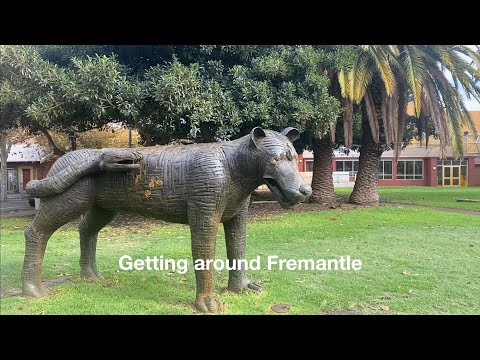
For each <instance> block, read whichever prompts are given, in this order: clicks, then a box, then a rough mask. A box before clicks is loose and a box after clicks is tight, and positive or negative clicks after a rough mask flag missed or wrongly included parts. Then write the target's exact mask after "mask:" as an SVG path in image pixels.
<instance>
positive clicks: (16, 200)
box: [0, 195, 35, 218]
mask: <svg viewBox="0 0 480 360" xmlns="http://www.w3.org/2000/svg"><path fill="white" fill-rule="evenodd" d="M28 215H35V208H34V207H33V206H30V204H29V203H28V199H27V198H22V197H21V196H19V195H16V196H14V197H10V195H9V198H8V199H7V201H0V217H1V218H7V217H13V216H28Z"/></svg>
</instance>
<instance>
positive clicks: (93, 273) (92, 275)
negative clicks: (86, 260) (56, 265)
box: [80, 268, 103, 281]
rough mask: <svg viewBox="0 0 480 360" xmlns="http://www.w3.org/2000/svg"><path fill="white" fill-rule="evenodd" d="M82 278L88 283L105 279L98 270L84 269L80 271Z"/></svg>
mask: <svg viewBox="0 0 480 360" xmlns="http://www.w3.org/2000/svg"><path fill="white" fill-rule="evenodd" d="M80 276H81V277H82V278H84V279H85V280H88V281H99V280H102V279H103V276H102V274H100V273H99V272H98V270H92V269H90V268H88V269H82V270H81V271H80Z"/></svg>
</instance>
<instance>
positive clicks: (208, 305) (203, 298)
mask: <svg viewBox="0 0 480 360" xmlns="http://www.w3.org/2000/svg"><path fill="white" fill-rule="evenodd" d="M195 308H196V309H197V310H198V311H200V312H204V313H215V312H219V311H223V310H224V308H225V304H224V303H223V302H222V301H221V300H220V299H218V298H217V297H216V296H215V295H212V294H207V295H197V298H196V299H195Z"/></svg>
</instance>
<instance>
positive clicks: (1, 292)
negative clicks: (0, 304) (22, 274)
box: [0, 276, 72, 299]
mask: <svg viewBox="0 0 480 360" xmlns="http://www.w3.org/2000/svg"><path fill="white" fill-rule="evenodd" d="M70 280H72V277H71V276H64V277H61V278H56V279H50V280H46V281H43V286H44V287H46V288H47V289H48V288H50V287H53V286H58V285H61V284H63V283H66V282H67V281H70ZM21 295H22V290H21V289H18V288H9V289H0V299H4V298H7V297H11V296H21Z"/></svg>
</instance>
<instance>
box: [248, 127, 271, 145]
mask: <svg viewBox="0 0 480 360" xmlns="http://www.w3.org/2000/svg"><path fill="white" fill-rule="evenodd" d="M250 136H251V137H252V141H253V143H254V144H255V146H256V147H258V146H259V145H260V141H261V140H262V139H263V138H265V137H267V134H265V131H264V130H263V129H262V128H261V127H259V126H257V127H256V128H253V129H252V131H251V132H250Z"/></svg>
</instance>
